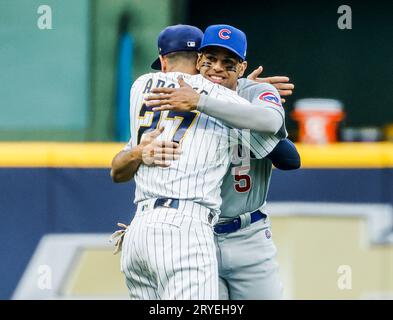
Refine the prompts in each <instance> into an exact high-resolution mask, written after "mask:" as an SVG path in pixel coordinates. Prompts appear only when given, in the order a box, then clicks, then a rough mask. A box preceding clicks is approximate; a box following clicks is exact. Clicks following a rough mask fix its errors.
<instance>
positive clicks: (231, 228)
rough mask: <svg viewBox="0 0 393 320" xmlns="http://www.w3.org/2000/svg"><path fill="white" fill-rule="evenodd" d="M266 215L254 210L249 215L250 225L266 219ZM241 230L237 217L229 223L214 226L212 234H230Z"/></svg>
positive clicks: (239, 219) (239, 220)
mask: <svg viewBox="0 0 393 320" xmlns="http://www.w3.org/2000/svg"><path fill="white" fill-rule="evenodd" d="M266 217H267V215H266V214H264V213H263V212H261V211H259V210H256V211H254V212H252V213H251V214H250V218H251V221H250V224H251V223H254V222H257V221H259V220H261V219H263V218H266ZM241 228H242V223H241V218H240V217H237V218H235V219H233V220H232V221H229V222H224V223H219V224H216V225H215V226H214V232H216V233H231V232H235V231H237V230H239V229H241Z"/></svg>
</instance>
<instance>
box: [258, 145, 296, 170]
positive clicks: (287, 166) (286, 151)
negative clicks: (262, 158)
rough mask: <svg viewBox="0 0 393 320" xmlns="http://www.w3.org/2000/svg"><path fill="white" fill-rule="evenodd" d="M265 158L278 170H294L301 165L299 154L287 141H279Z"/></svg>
mask: <svg viewBox="0 0 393 320" xmlns="http://www.w3.org/2000/svg"><path fill="white" fill-rule="evenodd" d="M266 158H268V159H270V160H271V161H272V163H273V165H274V166H275V167H276V168H277V169H280V170H296V169H299V168H300V165H301V161H300V155H299V152H298V151H297V149H296V146H295V145H294V143H293V142H292V141H291V140H289V139H283V140H281V141H280V142H279V143H278V144H277V145H276V147H275V148H274V149H273V151H272V152H270V153H269V154H268V155H267V156H266Z"/></svg>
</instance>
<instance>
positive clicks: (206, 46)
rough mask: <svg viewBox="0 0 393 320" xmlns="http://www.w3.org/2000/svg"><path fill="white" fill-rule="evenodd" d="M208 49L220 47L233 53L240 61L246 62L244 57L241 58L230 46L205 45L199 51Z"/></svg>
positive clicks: (219, 44) (218, 44) (220, 44)
mask: <svg viewBox="0 0 393 320" xmlns="http://www.w3.org/2000/svg"><path fill="white" fill-rule="evenodd" d="M208 47H221V48H225V49H228V50H229V51H231V52H233V53H234V54H235V55H236V56H237V57H239V58H240V59H242V60H246V57H242V56H241V55H240V54H239V53H238V52H236V51H235V50H233V49H232V48H231V47H230V46H226V45H225V44H222V43H209V44H206V45H204V46H203V47H200V48H199V51H202V50H203V49H206V48H208Z"/></svg>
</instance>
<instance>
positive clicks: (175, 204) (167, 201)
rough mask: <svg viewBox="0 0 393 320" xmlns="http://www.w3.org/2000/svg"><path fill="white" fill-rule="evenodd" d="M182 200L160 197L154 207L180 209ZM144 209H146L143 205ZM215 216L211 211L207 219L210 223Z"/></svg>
mask: <svg viewBox="0 0 393 320" xmlns="http://www.w3.org/2000/svg"><path fill="white" fill-rule="evenodd" d="M180 201H181V200H179V199H173V198H159V199H156V200H155V201H154V204H153V208H154V209H155V208H159V207H162V208H173V209H179V204H180ZM142 211H144V208H143V207H142ZM214 217H215V216H214V214H213V212H212V211H210V212H209V214H208V217H207V221H208V222H209V223H212V222H213V219H214Z"/></svg>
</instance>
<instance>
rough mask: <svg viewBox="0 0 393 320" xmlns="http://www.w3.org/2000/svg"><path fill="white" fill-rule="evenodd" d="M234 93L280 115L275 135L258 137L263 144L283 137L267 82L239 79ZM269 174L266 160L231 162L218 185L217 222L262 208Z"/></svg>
mask: <svg viewBox="0 0 393 320" xmlns="http://www.w3.org/2000/svg"><path fill="white" fill-rule="evenodd" d="M237 92H238V94H239V95H240V96H241V97H243V98H245V99H247V100H248V101H250V102H251V103H253V104H261V107H265V108H273V109H274V110H277V112H279V113H280V114H281V115H282V117H283V120H284V122H283V125H282V127H281V128H280V130H279V131H278V132H277V133H276V135H275V136H271V135H263V134H262V135H261V136H262V137H263V138H265V139H266V141H265V144H266V145H268V146H269V149H271V146H272V145H274V146H276V145H277V143H278V142H279V141H280V140H281V139H284V138H286V137H287V135H288V133H287V131H286V128H285V112H284V109H283V107H282V106H281V98H280V95H279V93H278V91H277V90H276V88H274V87H273V86H272V85H271V84H268V83H259V84H257V83H255V82H254V81H251V80H247V79H240V80H239V81H238V87H237ZM273 148H274V147H273ZM271 173H272V162H271V161H270V160H269V159H267V158H264V159H249V161H243V163H238V164H234V163H232V164H231V165H230V168H229V170H228V172H227V174H226V175H225V177H224V181H223V184H222V190H221V197H222V205H221V215H220V219H222V220H226V219H232V218H235V217H237V216H239V215H240V214H242V213H245V212H251V211H255V210H256V209H258V208H260V207H262V206H263V205H264V204H265V202H266V198H267V193H268V190H269V184H270V179H271Z"/></svg>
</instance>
